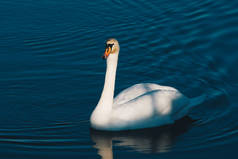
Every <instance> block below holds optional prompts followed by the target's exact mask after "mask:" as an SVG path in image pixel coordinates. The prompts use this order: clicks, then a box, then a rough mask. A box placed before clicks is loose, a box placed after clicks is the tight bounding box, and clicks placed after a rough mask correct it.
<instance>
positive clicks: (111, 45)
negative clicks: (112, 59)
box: [106, 44, 114, 49]
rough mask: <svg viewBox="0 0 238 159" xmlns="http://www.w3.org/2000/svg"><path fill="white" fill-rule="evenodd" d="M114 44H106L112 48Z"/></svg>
mask: <svg viewBox="0 0 238 159" xmlns="http://www.w3.org/2000/svg"><path fill="white" fill-rule="evenodd" d="M113 45H114V44H106V48H109V47H110V48H111V49H112V47H113Z"/></svg>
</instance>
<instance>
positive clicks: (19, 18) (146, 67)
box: [0, 0, 238, 159]
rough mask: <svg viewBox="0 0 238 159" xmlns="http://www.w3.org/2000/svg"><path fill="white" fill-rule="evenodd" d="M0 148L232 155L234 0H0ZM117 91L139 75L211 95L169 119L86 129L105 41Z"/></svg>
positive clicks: (237, 20) (23, 153)
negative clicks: (112, 47) (113, 55)
mask: <svg viewBox="0 0 238 159" xmlns="http://www.w3.org/2000/svg"><path fill="white" fill-rule="evenodd" d="M0 19H1V21H0V28H1V29H0V64H1V65H0V66H1V67H0V90H1V91H0V99H1V100H0V106H1V107H0V108H1V111H0V125H1V126H0V156H1V158H5V159H7V158H11V159H12V158H18V159H19V158H24V159H25V158H66V157H67V158H68V157H69V158H101V157H102V158H106V159H110V158H112V156H113V157H114V158H141V159H142V158H183V159H185V158H211V157H212V158H224V157H225V156H227V157H228V156H229V158H237V152H236V151H237V146H238V123H237V120H238V116H237V113H238V98H237V95H238V91H237V90H238V89H237V88H238V73H237V70H236V68H237V67H238V54H237V44H238V2H237V1H235V0H234V1H229V2H228V1H225V0H219V1H216V0H181V1H176V2H175V1H173V2H172V1H167V0H156V1H143V0H140V1H136V2H135V1H123V0H118V1H116V0H114V1H109V0H101V1H92V2H89V1H80V0H78V1H73V0H68V1H66V0H61V1H57V0H41V1H31V0H11V1H0ZM110 37H115V38H117V39H118V40H119V42H120V45H121V51H120V57H119V64H118V72H117V81H116V94H117V93H119V92H120V91H122V90H123V89H125V88H127V87H129V86H131V85H133V84H136V83H140V82H154V83H158V84H161V85H169V86H173V87H175V88H177V89H179V90H180V91H181V92H182V93H184V94H185V95H186V96H188V97H195V96H198V95H201V94H203V93H207V94H209V98H208V99H207V101H206V102H205V103H203V104H202V105H199V106H197V107H196V108H195V109H194V110H193V111H192V112H191V113H190V114H189V117H186V118H184V119H182V120H181V121H178V122H177V123H175V124H174V125H171V126H166V127H162V128H156V129H149V130H145V131H138V132H129V133H128V132H127V133H100V132H97V131H92V130H90V124H89V117H90V114H91V112H92V110H93V109H94V107H95V105H96V104H97V102H98V99H99V97H100V93H101V91H102V86H103V82H104V74H105V61H103V60H102V59H101V55H102V53H103V52H104V46H105V44H104V42H105V40H106V39H107V38H110Z"/></svg>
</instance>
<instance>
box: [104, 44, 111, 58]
mask: <svg viewBox="0 0 238 159" xmlns="http://www.w3.org/2000/svg"><path fill="white" fill-rule="evenodd" d="M111 50H112V49H111V48H110V47H107V48H106V50H105V53H104V55H103V56H102V58H103V59H107V57H108V56H109V54H110V53H111Z"/></svg>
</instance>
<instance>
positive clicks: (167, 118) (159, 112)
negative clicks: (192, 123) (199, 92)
mask: <svg viewBox="0 0 238 159" xmlns="http://www.w3.org/2000/svg"><path fill="white" fill-rule="evenodd" d="M119 51H120V47H119V43H118V41H117V40H116V39H109V40H107V42H106V51H105V54H104V56H103V58H105V59H107V69H106V76H105V83H104V88H103V91H102V94H101V98H100V100H99V102H98V104H97V106H96V108H95V109H94V111H93V113H92V114H91V117H90V123H91V127H92V128H94V129H97V130H107V131H120V130H132V129H142V128H150V127H157V126H161V125H166V124H172V123H173V122H174V121H175V120H178V119H180V118H182V117H184V116H185V115H186V114H187V113H188V111H189V110H190V108H192V106H194V105H196V104H199V103H201V102H202V101H203V100H204V98H205V96H200V97H197V98H193V99H189V98H187V97H186V96H184V95H183V94H182V93H180V92H179V91H178V90H177V89H175V88H172V87H168V86H160V85H157V84H153V83H141V84H136V85H134V86H131V87H130V88H127V89H125V90H124V91H122V92H121V93H120V94H119V95H118V96H117V97H116V98H115V99H113V97H114V88H115V78H116V69H117V61H118V55H119Z"/></svg>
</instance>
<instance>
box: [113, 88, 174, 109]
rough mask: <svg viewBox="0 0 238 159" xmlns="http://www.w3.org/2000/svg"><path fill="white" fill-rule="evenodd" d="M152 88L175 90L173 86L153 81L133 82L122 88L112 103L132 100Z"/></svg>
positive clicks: (152, 89)
mask: <svg viewBox="0 0 238 159" xmlns="http://www.w3.org/2000/svg"><path fill="white" fill-rule="evenodd" d="M154 90H173V91H177V90H176V89H175V88H173V87H169V86H160V85H158V84H153V83H140V84H135V85H133V86H131V87H129V88H127V89H125V90H123V91H122V92H121V93H119V94H118V95H117V96H116V97H115V99H114V103H113V105H114V106H116V105H121V104H125V103H127V102H128V101H130V100H133V99H135V98H137V97H139V96H141V95H143V94H145V93H148V92H151V91H154Z"/></svg>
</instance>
